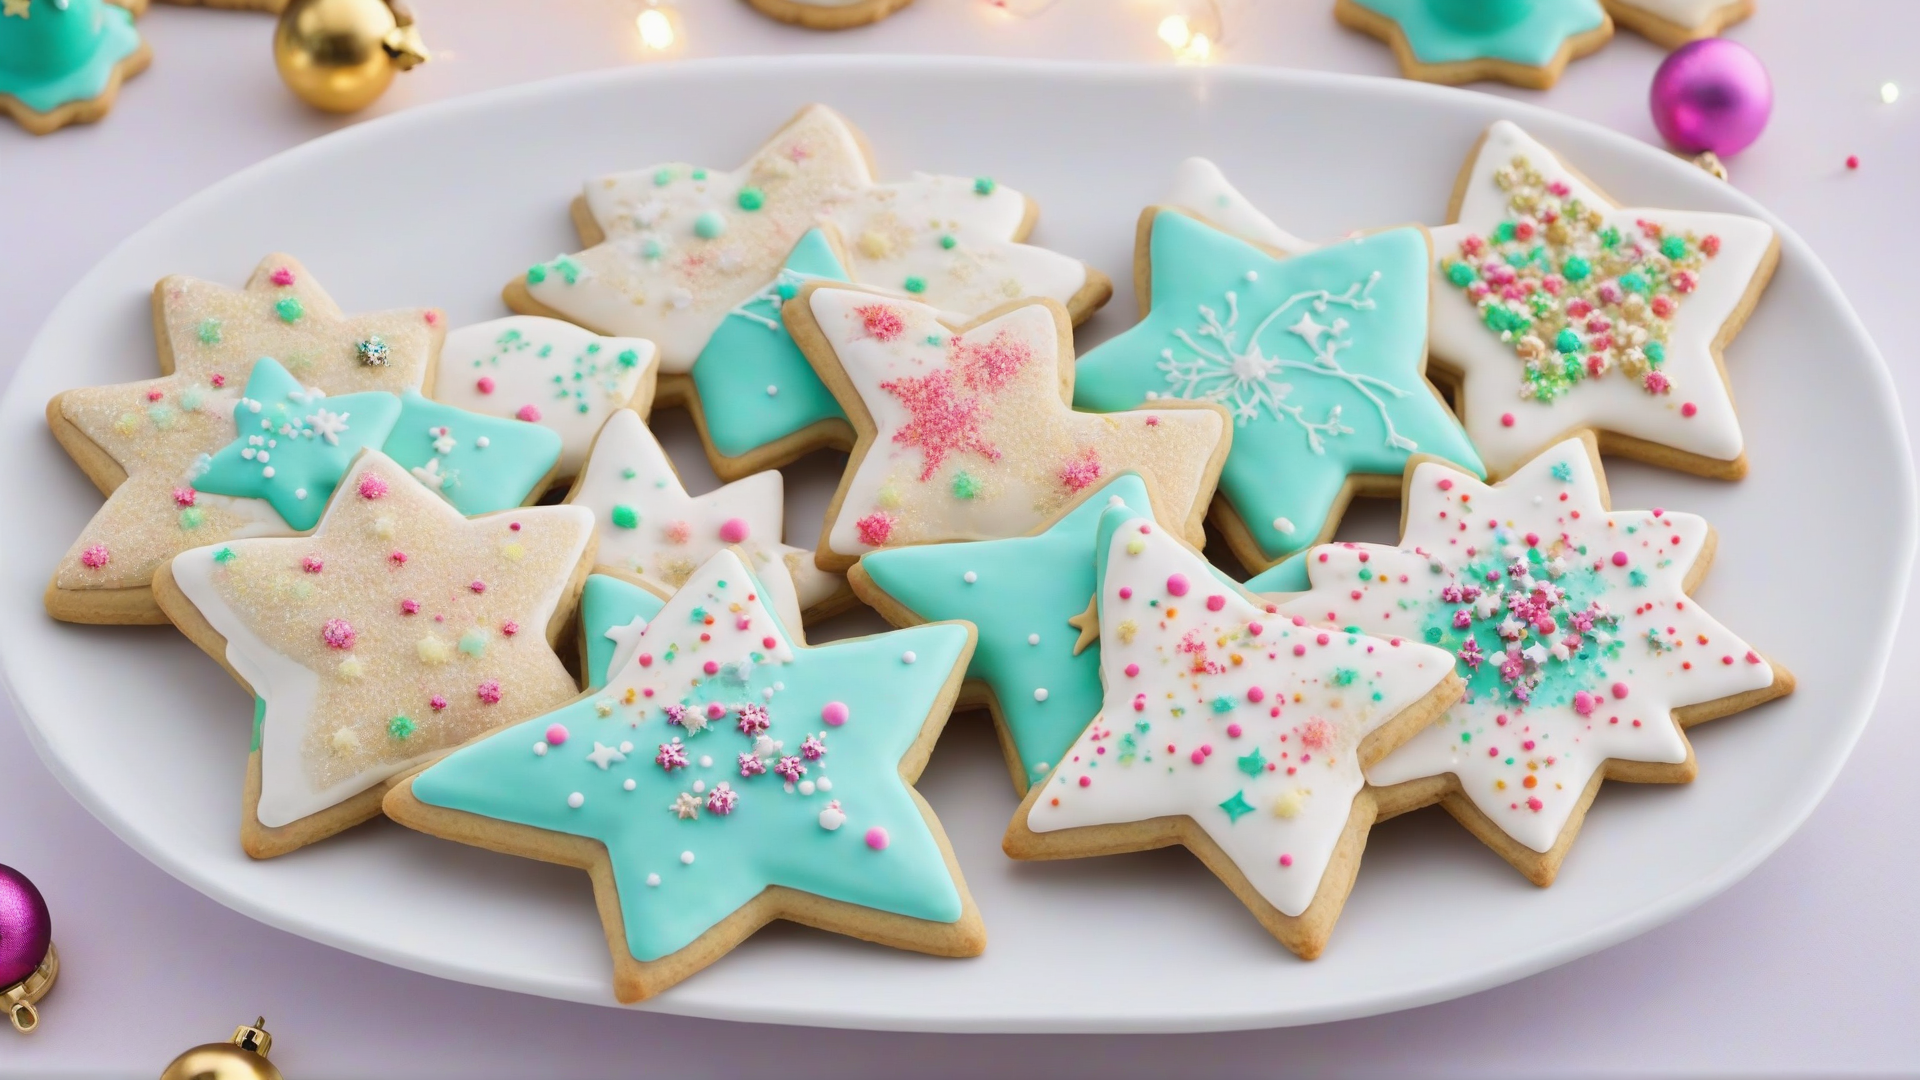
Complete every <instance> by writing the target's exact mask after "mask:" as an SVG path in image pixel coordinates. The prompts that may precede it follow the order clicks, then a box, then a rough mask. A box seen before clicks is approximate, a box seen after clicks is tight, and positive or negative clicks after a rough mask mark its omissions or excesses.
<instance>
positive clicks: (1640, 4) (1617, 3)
mask: <svg viewBox="0 0 1920 1080" xmlns="http://www.w3.org/2000/svg"><path fill="white" fill-rule="evenodd" d="M1600 2H1601V3H1603V4H1605V5H1607V14H1609V15H1611V16H1613V21H1614V22H1616V23H1618V24H1620V25H1621V26H1624V27H1626V28H1627V29H1629V30H1631V31H1633V32H1634V33H1636V34H1639V35H1640V36H1641V37H1644V38H1647V39H1648V40H1650V41H1652V42H1653V43H1654V44H1656V45H1660V46H1664V47H1665V48H1669V49H1677V48H1679V47H1680V46H1682V45H1685V44H1686V43H1687V42H1689V41H1699V40H1700V39H1701V38H1710V37H1716V36H1718V35H1719V34H1720V32H1721V31H1723V30H1725V29H1726V28H1727V27H1729V26H1732V25H1733V24H1734V23H1737V22H1740V21H1741V20H1743V19H1745V18H1747V17H1748V16H1750V15H1752V14H1753V8H1754V0H1600Z"/></svg>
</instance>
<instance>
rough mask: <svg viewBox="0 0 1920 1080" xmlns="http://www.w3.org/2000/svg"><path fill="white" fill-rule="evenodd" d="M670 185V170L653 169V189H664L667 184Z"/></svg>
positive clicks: (671, 179)
mask: <svg viewBox="0 0 1920 1080" xmlns="http://www.w3.org/2000/svg"><path fill="white" fill-rule="evenodd" d="M671 183H673V170H672V169H655V170H654V171H653V186H654V187H666V186H667V185H668V184H671Z"/></svg>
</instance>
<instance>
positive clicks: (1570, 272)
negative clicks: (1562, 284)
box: [1560, 255, 1593, 281]
mask: <svg viewBox="0 0 1920 1080" xmlns="http://www.w3.org/2000/svg"><path fill="white" fill-rule="evenodd" d="M1560 273H1561V274H1562V275H1564V276H1565V277H1566V279H1567V280H1568V281H1585V280H1586V278H1587V275H1588V274H1591V273H1593V266H1592V264H1590V263H1588V262H1587V260H1585V259H1583V258H1581V257H1580V256H1578V255H1569V256H1567V261H1566V262H1564V263H1562V264H1560Z"/></svg>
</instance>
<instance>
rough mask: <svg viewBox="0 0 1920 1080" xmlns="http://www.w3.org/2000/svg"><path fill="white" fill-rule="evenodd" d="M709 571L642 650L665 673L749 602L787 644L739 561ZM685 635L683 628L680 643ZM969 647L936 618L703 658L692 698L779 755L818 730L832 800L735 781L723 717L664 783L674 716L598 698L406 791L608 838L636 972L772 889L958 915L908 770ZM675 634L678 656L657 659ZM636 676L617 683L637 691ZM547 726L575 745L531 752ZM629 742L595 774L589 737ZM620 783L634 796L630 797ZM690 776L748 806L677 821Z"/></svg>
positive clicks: (726, 560) (693, 738)
mask: <svg viewBox="0 0 1920 1080" xmlns="http://www.w3.org/2000/svg"><path fill="white" fill-rule="evenodd" d="M715 567H721V568H722V569H721V570H719V572H718V573H719V576H718V578H717V579H716V577H715V576H714V575H712V574H708V573H705V572H704V571H703V572H702V573H697V574H696V575H695V577H694V579H693V580H692V581H690V582H688V584H687V585H686V586H683V587H682V588H681V590H680V591H679V592H677V593H675V594H674V597H673V599H672V600H670V601H668V602H667V604H666V606H665V607H663V608H662V610H661V611H660V613H659V616H658V618H657V619H656V620H655V621H654V623H653V624H652V625H651V626H650V627H649V630H648V635H647V638H646V640H644V641H643V642H642V646H641V647H642V650H643V651H646V650H651V653H652V655H653V656H654V665H653V666H654V667H655V668H659V669H664V668H666V667H668V666H669V665H672V664H675V663H679V664H701V663H704V661H705V660H707V659H708V658H709V654H708V653H707V652H703V651H702V649H701V647H700V646H699V645H698V644H697V641H696V639H695V634H696V633H697V632H698V628H699V627H700V626H701V625H702V613H704V612H711V611H720V612H728V611H730V610H731V609H732V605H734V604H745V605H747V607H746V610H749V611H752V610H755V609H757V610H758V615H757V616H756V618H755V620H754V621H755V623H756V624H759V625H764V626H766V627H770V628H772V632H773V633H776V634H779V635H780V636H781V638H782V639H783V640H785V641H786V642H787V643H788V644H789V645H791V639H790V637H789V636H788V635H787V633H786V631H785V630H784V629H783V628H780V626H779V620H778V619H777V618H775V617H773V615H772V614H771V613H770V612H767V610H766V609H765V607H764V605H762V604H760V603H759V602H758V601H747V600H746V593H747V591H749V590H751V589H755V588H757V587H758V586H757V585H756V584H755V583H754V582H753V581H752V578H751V576H750V575H748V574H747V573H746V571H745V568H744V567H743V566H741V564H740V563H739V561H738V559H736V558H734V557H733V556H731V555H728V554H723V555H721V556H718V557H716V558H715V559H714V560H713V561H711V562H709V563H708V564H707V568H706V569H712V568H715ZM676 627H683V628H684V629H683V630H681V632H679V633H678V634H675V633H674V629H675V628H676ZM669 635H671V636H669ZM967 639H968V629H967V627H965V626H963V625H956V624H951V623H943V624H937V625H928V626H918V627H913V628H911V629H907V630H898V631H894V632H891V633H886V634H879V635H876V636H873V637H866V638H857V639H854V640H850V641H839V642H834V643H833V644H830V645H824V646H820V647H818V648H795V649H794V652H793V657H794V658H793V660H792V661H791V662H786V663H780V662H769V663H758V662H747V663H741V662H739V661H740V660H748V661H751V658H750V657H741V658H739V659H738V660H727V659H726V657H725V656H721V655H715V656H712V657H711V658H712V659H715V660H722V661H725V662H724V666H722V667H721V668H720V673H719V674H718V675H716V676H714V677H712V678H710V679H707V680H706V681H704V682H702V683H700V684H698V685H697V686H696V687H695V690H694V692H693V693H692V694H690V695H689V696H688V697H687V698H686V699H684V703H686V704H689V705H695V706H698V705H703V704H704V703H705V702H707V701H709V700H712V701H716V702H721V703H728V702H738V701H763V702H765V704H766V707H767V710H768V714H769V719H770V721H771V727H770V728H769V729H768V730H767V732H766V734H767V736H769V737H771V738H776V739H781V740H783V741H784V742H785V744H786V750H785V752H786V753H794V752H796V749H797V747H798V746H799V744H800V742H801V740H802V739H803V738H804V737H806V736H808V735H815V734H819V733H821V732H824V733H825V742H826V744H827V747H828V752H827V754H826V756H825V757H823V758H821V759H820V760H818V761H815V762H812V763H810V766H811V767H810V769H809V772H808V774H807V778H808V779H809V780H817V779H819V778H821V777H823V776H824V777H826V778H829V779H831V781H832V788H831V790H830V791H815V792H814V793H813V794H811V795H803V794H799V793H798V792H786V791H784V790H783V784H782V781H781V779H780V778H779V777H778V776H777V775H775V774H774V773H773V772H767V773H764V774H761V775H758V776H753V777H745V778H743V777H742V776H741V775H740V774H739V771H738V769H737V768H734V767H733V763H734V761H735V758H736V755H737V754H739V753H741V752H743V751H746V750H748V749H749V748H750V747H751V745H752V743H751V740H750V739H749V738H748V737H747V736H744V735H742V734H740V733H739V732H738V731H737V730H736V729H735V728H734V727H733V726H731V717H729V718H727V719H726V720H723V721H721V722H720V723H717V724H715V725H713V726H710V727H708V728H707V729H706V730H704V731H701V732H699V733H698V734H693V735H686V736H685V738H686V747H687V752H688V753H689V754H690V755H692V756H694V757H695V758H696V759H697V758H698V757H699V756H700V755H703V754H704V755H711V756H712V757H713V759H714V766H715V767H713V768H710V769H700V768H692V767H690V768H687V769H683V770H680V771H678V772H675V773H668V772H666V771H665V770H664V769H662V768H661V767H660V766H659V765H657V764H655V762H654V752H655V747H656V746H657V745H659V744H664V743H667V742H668V741H669V740H670V739H672V738H673V737H675V736H676V735H684V734H685V733H684V731H683V729H682V728H679V727H675V726H673V725H670V724H669V723H667V721H666V718H665V715H664V713H663V712H662V710H661V709H660V708H658V707H657V706H656V707H651V708H645V709H644V710H641V711H639V712H638V716H639V719H638V721H637V722H636V721H635V719H634V717H635V715H636V710H634V709H633V708H631V707H624V706H622V707H618V708H616V709H615V710H614V711H612V712H611V713H610V715H607V716H604V717H603V716H601V715H600V708H601V702H600V700H598V699H595V698H593V697H588V698H585V699H582V700H580V701H577V702H575V703H573V704H571V705H567V706H565V707H563V708H561V709H558V710H556V711H554V712H551V713H548V714H547V715H545V716H541V717H537V718H535V719H532V720H528V721H525V722H523V723H520V724H517V725H515V726H513V727H510V728H507V729H505V730H503V731H501V732H499V733H497V734H495V735H492V736H490V737H488V738H486V739H484V740H482V741H480V742H478V743H474V744H472V745H470V746H467V747H465V748H463V749H460V750H457V751H455V752H454V753H452V754H451V755H449V756H448V757H446V758H444V759H443V760H441V761H440V762H439V763H437V764H435V765H434V766H432V767H431V768H429V769H427V770H426V771H425V772H423V773H422V774H420V776H418V777H417V778H415V780H414V781H413V794H414V795H415V797H417V798H419V799H420V800H421V801H423V802H426V803H429V804H431V805H434V806H442V807H447V808H450V809H455V810H462V811H465V812H468V813H472V814H479V815H483V816H486V817H490V818H495V819H498V820H501V821H509V822H515V823H519V824H523V825H528V826H531V827H534V828H539V829H547V830H551V831H554V832H561V833H568V834H571V835H575V836H584V837H590V838H592V839H595V840H598V841H600V842H601V843H603V844H605V845H606V848H607V853H608V857H609V860H610V863H611V866H612V871H613V880H614V884H615V886H616V888H617V891H618V893H619V903H620V911H621V915H622V918H623V921H624V926H625V930H626V937H627V948H628V949H629V951H630V952H631V953H632V954H633V956H634V957H635V958H636V959H639V960H643V961H645V960H655V959H659V958H660V957H663V956H667V955H669V954H671V953H673V952H675V951H677V950H679V949H682V948H684V947H686V946H687V945H688V944H689V943H691V942H693V941H694V940H695V939H696V938H698V937H699V936H700V935H701V934H703V933H705V932H706V931H707V930H709V929H711V928H712V927H713V926H714V925H715V924H716V923H718V922H719V921H720V920H721V919H724V918H725V917H726V916H727V915H729V914H731V913H732V912H734V911H735V910H738V909H739V908H740V906H741V905H743V904H745V903H746V902H748V901H749V900H751V899H753V898H754V897H755V896H757V895H759V893H760V892H761V891H762V890H764V889H766V888H767V887H768V886H771V885H782V886H786V887H788V888H793V889H797V890H800V891H802V892H807V893H812V894H815V895H818V896H823V897H828V898H830V899H834V900H840V901H844V902H847V903H852V904H859V905H862V906H865V907H869V908H873V909H875V910H879V911H888V912H894V913H897V914H900V915H905V916H909V917H912V918H919V919H926V920H929V921H934V922H943V923H952V922H956V921H958V920H959V918H960V916H961V913H962V907H961V900H960V893H959V889H958V887H957V886H956V884H955V882H954V877H953V875H952V873H951V872H950V871H949V870H948V867H947V864H946V860H945V858H944V856H943V855H942V853H941V849H940V845H939V843H938V842H937V841H936V840H935V838H934V835H933V832H932V831H931V830H930V829H929V828H928V827H927V824H926V820H925V818H924V817H922V815H921V812H920V808H919V806H918V804H917V803H916V802H915V801H914V798H913V796H912V794H911V793H910V790H909V788H908V787H907V784H906V783H905V782H904V781H903V780H902V779H901V777H900V772H899V768H900V760H901V758H902V757H903V756H904V755H905V754H906V752H907V750H908V749H909V748H910V747H911V746H912V745H913V743H914V742H915V741H916V740H917V739H918V738H919V736H920V732H921V729H922V727H923V724H924V721H925V719H926V717H927V715H928V713H929V711H930V710H931V709H932V707H933V705H934V702H935V699H936V698H937V697H938V696H939V694H940V691H941V689H942V688H943V686H944V685H945V683H946V681H947V679H948V678H949V677H950V676H951V675H952V673H953V670H954V668H955V666H956V665H958V664H960V663H961V662H962V660H963V658H964V657H965V654H966V651H967ZM669 641H671V642H672V643H673V644H672V647H671V648H663V647H662V646H663V644H664V643H666V642H669ZM907 651H912V652H913V653H914V654H915V661H914V662H913V663H905V662H903V659H902V657H903V653H905V652H907ZM635 670H636V668H628V669H626V671H625V672H623V673H621V675H620V677H619V679H618V680H617V681H620V682H627V683H629V684H632V683H636V682H644V680H641V679H637V678H635V677H634V676H633V675H632V674H631V672H633V671H635ZM776 684H778V685H779V686H780V689H778V690H777V691H776V692H775V693H774V694H773V695H772V696H771V697H770V698H768V697H765V696H764V695H763V694H762V691H763V690H765V689H769V688H773V687H774V686H775V685H776ZM829 702H841V703H843V704H845V705H846V706H847V715H848V719H847V721H846V723H845V724H844V725H842V726H839V727H828V726H825V725H824V724H823V723H822V720H821V710H822V709H823V708H824V707H825V706H826V705H827V704H828V703H829ZM554 724H563V725H565V726H566V728H567V729H568V732H569V738H568V740H567V741H566V743H565V744H564V745H557V746H553V747H552V748H551V749H550V750H549V751H548V752H547V753H545V754H535V753H534V752H533V747H534V744H535V743H536V742H540V741H541V740H543V739H544V738H545V737H546V733H547V731H548V729H549V728H550V727H551V726H552V725H554ZM623 741H629V742H632V743H633V744H634V747H633V749H632V751H631V752H629V753H628V754H627V756H626V759H625V760H624V761H621V762H619V763H618V764H613V765H611V766H610V767H609V768H607V769H604V770H603V769H601V768H600V767H598V766H597V765H595V764H594V763H593V762H592V761H590V760H588V757H587V755H588V753H589V752H591V751H593V750H594V744H595V743H596V742H599V743H601V744H614V745H618V744H620V743H621V742H623ZM628 779H632V780H634V781H635V790H633V791H627V790H625V789H624V784H625V782H626V781H627V780H628ZM695 779H705V780H707V781H708V782H709V783H710V784H713V783H717V782H719V781H722V780H725V781H727V782H728V783H730V784H732V785H733V787H734V790H735V791H736V792H737V793H738V796H739V801H738V804H737V806H736V808H735V809H734V811H733V812H732V813H731V814H727V815H724V816H722V815H718V814H714V813H710V812H701V813H700V814H699V816H698V817H694V818H681V817H678V816H676V815H675V814H674V813H673V812H672V811H671V810H669V806H670V805H671V804H672V803H673V802H674V800H675V798H676V797H677V796H678V795H680V794H681V793H683V792H686V791H689V790H690V785H691V783H692V781H693V780H695ZM574 792H579V793H581V794H582V795H583V796H584V801H583V802H582V804H581V806H580V807H578V808H574V807H571V806H569V805H568V796H569V795H570V794H571V793H574ZM830 800H837V801H839V802H840V803H841V804H842V806H843V807H844V810H845V814H846V820H845V822H844V823H843V824H842V825H841V827H839V828H837V829H833V830H828V829H826V828H824V827H822V825H821V822H820V815H821V813H822V811H823V810H825V809H826V808H827V804H828V802H829V801H830ZM876 827H878V828H884V829H885V830H886V833H887V837H888V842H887V845H886V847H885V849H884V850H879V851H876V850H874V849H873V848H872V847H871V846H870V845H869V843H868V842H867V839H866V837H867V834H868V832H869V830H870V829H873V828H876ZM682 852H692V853H694V855H695V859H694V861H693V862H691V863H686V862H683V861H682ZM650 874H657V875H659V881H660V884H659V885H657V886H652V885H649V884H648V883H647V882H648V876H649V875H650Z"/></svg>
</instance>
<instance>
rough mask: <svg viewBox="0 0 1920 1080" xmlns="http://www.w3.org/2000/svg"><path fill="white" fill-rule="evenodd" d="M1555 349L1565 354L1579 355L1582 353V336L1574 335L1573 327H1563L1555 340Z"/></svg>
mask: <svg viewBox="0 0 1920 1080" xmlns="http://www.w3.org/2000/svg"><path fill="white" fill-rule="evenodd" d="M1553 347H1554V348H1556V349H1559V350H1560V351H1561V352H1563V353H1577V352H1579V351H1580V335H1579V334H1576V333H1574V331H1573V327H1571V326H1563V327H1561V328H1560V333H1559V334H1557V335H1556V336H1555V337H1554V339H1553Z"/></svg>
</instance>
